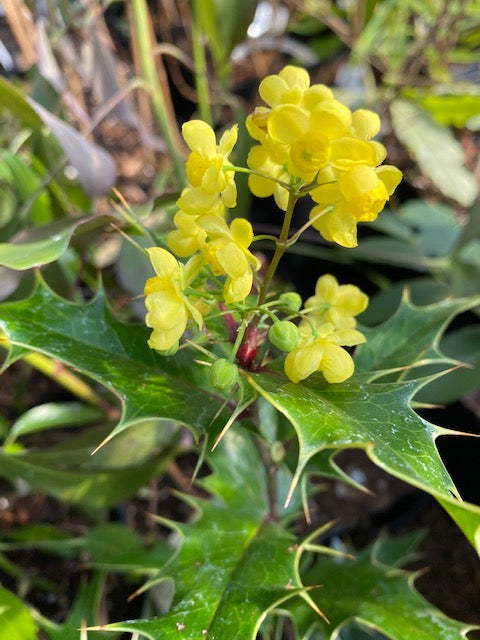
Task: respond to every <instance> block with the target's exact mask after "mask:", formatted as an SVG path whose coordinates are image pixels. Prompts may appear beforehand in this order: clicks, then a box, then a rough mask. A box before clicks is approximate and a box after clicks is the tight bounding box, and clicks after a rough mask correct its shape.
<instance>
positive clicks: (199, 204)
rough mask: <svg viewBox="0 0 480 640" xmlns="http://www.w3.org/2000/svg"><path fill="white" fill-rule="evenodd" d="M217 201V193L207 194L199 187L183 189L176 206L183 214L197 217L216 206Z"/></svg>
mask: <svg viewBox="0 0 480 640" xmlns="http://www.w3.org/2000/svg"><path fill="white" fill-rule="evenodd" d="M218 199H219V197H218V193H217V192H214V193H207V192H206V191H205V190H204V189H202V188H201V187H198V188H192V189H184V190H183V191H182V195H181V196H180V198H179V199H178V200H177V206H178V207H180V209H182V211H184V212H185V213H188V214H191V215H197V216H198V215H201V214H202V213H207V212H209V211H210V209H211V208H212V207H213V206H215V205H216V203H217V201H218Z"/></svg>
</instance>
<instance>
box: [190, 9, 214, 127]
mask: <svg viewBox="0 0 480 640" xmlns="http://www.w3.org/2000/svg"><path fill="white" fill-rule="evenodd" d="M203 1H204V0H194V2H193V15H192V20H191V27H192V29H191V32H192V50H193V61H194V66H195V88H196V90H197V99H198V111H199V114H200V118H201V120H203V121H204V122H207V123H208V124H209V125H210V126H211V125H212V110H211V108H210V95H209V91H208V73H207V58H206V56H205V47H204V43H203V42H202V40H203V35H204V33H203V29H202V28H201V24H202V20H201V15H200V14H201V3H202V2H203Z"/></svg>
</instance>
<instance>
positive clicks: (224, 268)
mask: <svg viewBox="0 0 480 640" xmlns="http://www.w3.org/2000/svg"><path fill="white" fill-rule="evenodd" d="M198 224H199V225H200V226H201V227H202V229H204V231H205V232H206V234H207V236H208V238H209V241H208V242H206V243H204V244H203V246H202V254H203V258H204V260H205V262H207V263H208V264H209V265H210V267H211V269H212V272H213V274H214V275H223V274H226V276H227V279H226V281H225V285H224V290H223V291H224V298H225V302H227V303H230V302H240V301H242V300H245V298H246V297H247V296H248V294H249V293H250V291H251V289H252V283H253V273H252V270H257V269H259V267H260V261H259V260H258V259H257V258H256V257H255V256H254V255H253V254H252V253H251V252H250V251H249V249H248V247H249V246H250V244H251V242H252V239H253V231H252V226H251V224H250V223H249V222H248V220H245V219H244V218H235V220H233V221H232V224H231V225H230V228H229V227H228V225H227V223H226V222H225V220H223V219H222V218H219V217H218V216H212V215H204V216H201V217H200V218H199V219H198Z"/></svg>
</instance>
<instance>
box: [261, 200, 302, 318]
mask: <svg viewBox="0 0 480 640" xmlns="http://www.w3.org/2000/svg"><path fill="white" fill-rule="evenodd" d="M297 199H298V195H297V194H294V193H292V192H290V193H289V196H288V204H287V210H286V211H285V217H284V218H283V225H282V230H281V231H280V236H279V238H278V241H277V245H276V247H275V253H274V254H273V257H272V260H271V262H270V264H269V266H268V270H267V273H266V274H265V279H264V281H263V283H262V286H261V287H260V292H259V294H258V302H257V304H258V305H259V306H260V305H262V304H263V303H264V302H265V300H266V298H267V293H268V288H269V286H270V283H271V281H272V278H273V276H274V275H275V271H276V270H277V267H278V263H279V262H280V260H281V259H282V256H283V254H284V253H285V251H286V250H287V249H288V234H289V231H290V225H291V223H292V216H293V210H294V208H295V204H296V202H297Z"/></svg>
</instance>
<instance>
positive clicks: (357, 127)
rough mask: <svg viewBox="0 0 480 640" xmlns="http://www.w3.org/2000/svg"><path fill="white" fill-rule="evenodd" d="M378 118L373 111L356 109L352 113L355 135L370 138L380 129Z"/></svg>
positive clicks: (365, 138)
mask: <svg viewBox="0 0 480 640" xmlns="http://www.w3.org/2000/svg"><path fill="white" fill-rule="evenodd" d="M380 126H381V122H380V118H379V117H378V114H376V113H375V112H374V111H369V110H368V109H357V110H356V111H354V112H353V113H352V127H353V129H354V132H355V135H357V136H359V137H360V138H363V139H364V140H370V138H373V137H374V136H376V135H377V133H378V132H379V131H380Z"/></svg>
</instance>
